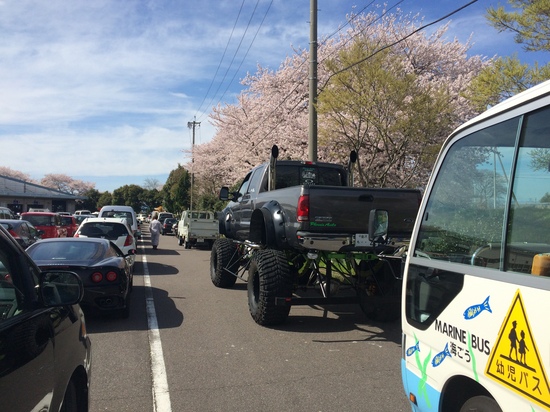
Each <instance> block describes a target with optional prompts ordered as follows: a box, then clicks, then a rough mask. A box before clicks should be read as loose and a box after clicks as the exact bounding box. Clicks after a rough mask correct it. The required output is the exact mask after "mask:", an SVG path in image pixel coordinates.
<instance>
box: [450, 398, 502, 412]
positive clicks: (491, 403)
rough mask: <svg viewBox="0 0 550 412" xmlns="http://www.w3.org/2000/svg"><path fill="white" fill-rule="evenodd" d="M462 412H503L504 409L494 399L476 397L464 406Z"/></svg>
mask: <svg viewBox="0 0 550 412" xmlns="http://www.w3.org/2000/svg"><path fill="white" fill-rule="evenodd" d="M460 412H502V409H500V406H498V403H497V402H496V401H495V400H494V399H493V398H490V397H488V396H474V397H473V398H470V399H468V400H467V401H466V402H465V403H464V405H462V408H460Z"/></svg>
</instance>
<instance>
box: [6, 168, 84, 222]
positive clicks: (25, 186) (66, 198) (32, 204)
mask: <svg viewBox="0 0 550 412" xmlns="http://www.w3.org/2000/svg"><path fill="white" fill-rule="evenodd" d="M84 199H86V197H83V196H75V195H73V194H70V193H65V192H61V191H59V190H55V189H50V188H49V187H44V186H40V185H37V184H35V183H29V182H25V181H24V180H19V179H14V178H13V177H8V176H2V175H0V206H4V207H8V208H10V209H11V210H12V212H14V213H23V212H27V211H28V210H29V209H49V210H51V211H52V212H70V213H74V212H75V210H76V201H77V200H84Z"/></svg>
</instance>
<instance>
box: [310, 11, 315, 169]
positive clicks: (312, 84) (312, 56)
mask: <svg viewBox="0 0 550 412" xmlns="http://www.w3.org/2000/svg"><path fill="white" fill-rule="evenodd" d="M309 8H310V10H309V14H310V22H309V135H308V149H309V160H311V161H312V162H316V161H317V0H310V3H309Z"/></svg>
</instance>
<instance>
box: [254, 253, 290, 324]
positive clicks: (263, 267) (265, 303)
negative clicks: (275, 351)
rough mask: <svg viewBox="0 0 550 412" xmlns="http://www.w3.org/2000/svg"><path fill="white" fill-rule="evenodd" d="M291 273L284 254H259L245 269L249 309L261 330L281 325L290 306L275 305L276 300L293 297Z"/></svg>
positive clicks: (255, 255)
mask: <svg viewBox="0 0 550 412" xmlns="http://www.w3.org/2000/svg"><path fill="white" fill-rule="evenodd" d="M292 286H293V282H292V272H291V269H290V265H289V263H288V261H287V259H286V255H285V253H284V252H280V251H277V250H271V249H266V250H260V251H258V252H256V253H254V255H253V256H252V259H251V261H250V266H249V267H248V309H249V311H250V315H252V319H254V321H255V322H256V323H257V324H259V325H262V326H270V325H277V324H280V323H283V322H284V321H285V320H286V318H287V317H288V314H289V312H290V305H275V298H290V297H292Z"/></svg>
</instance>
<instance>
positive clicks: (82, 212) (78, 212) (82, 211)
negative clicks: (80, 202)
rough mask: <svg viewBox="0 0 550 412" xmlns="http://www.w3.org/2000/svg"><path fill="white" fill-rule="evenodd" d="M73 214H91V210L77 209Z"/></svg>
mask: <svg viewBox="0 0 550 412" xmlns="http://www.w3.org/2000/svg"><path fill="white" fill-rule="evenodd" d="M74 214H75V215H77V216H78V215H91V214H92V212H90V211H89V210H86V209H84V210H77V211H76V212H74Z"/></svg>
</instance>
